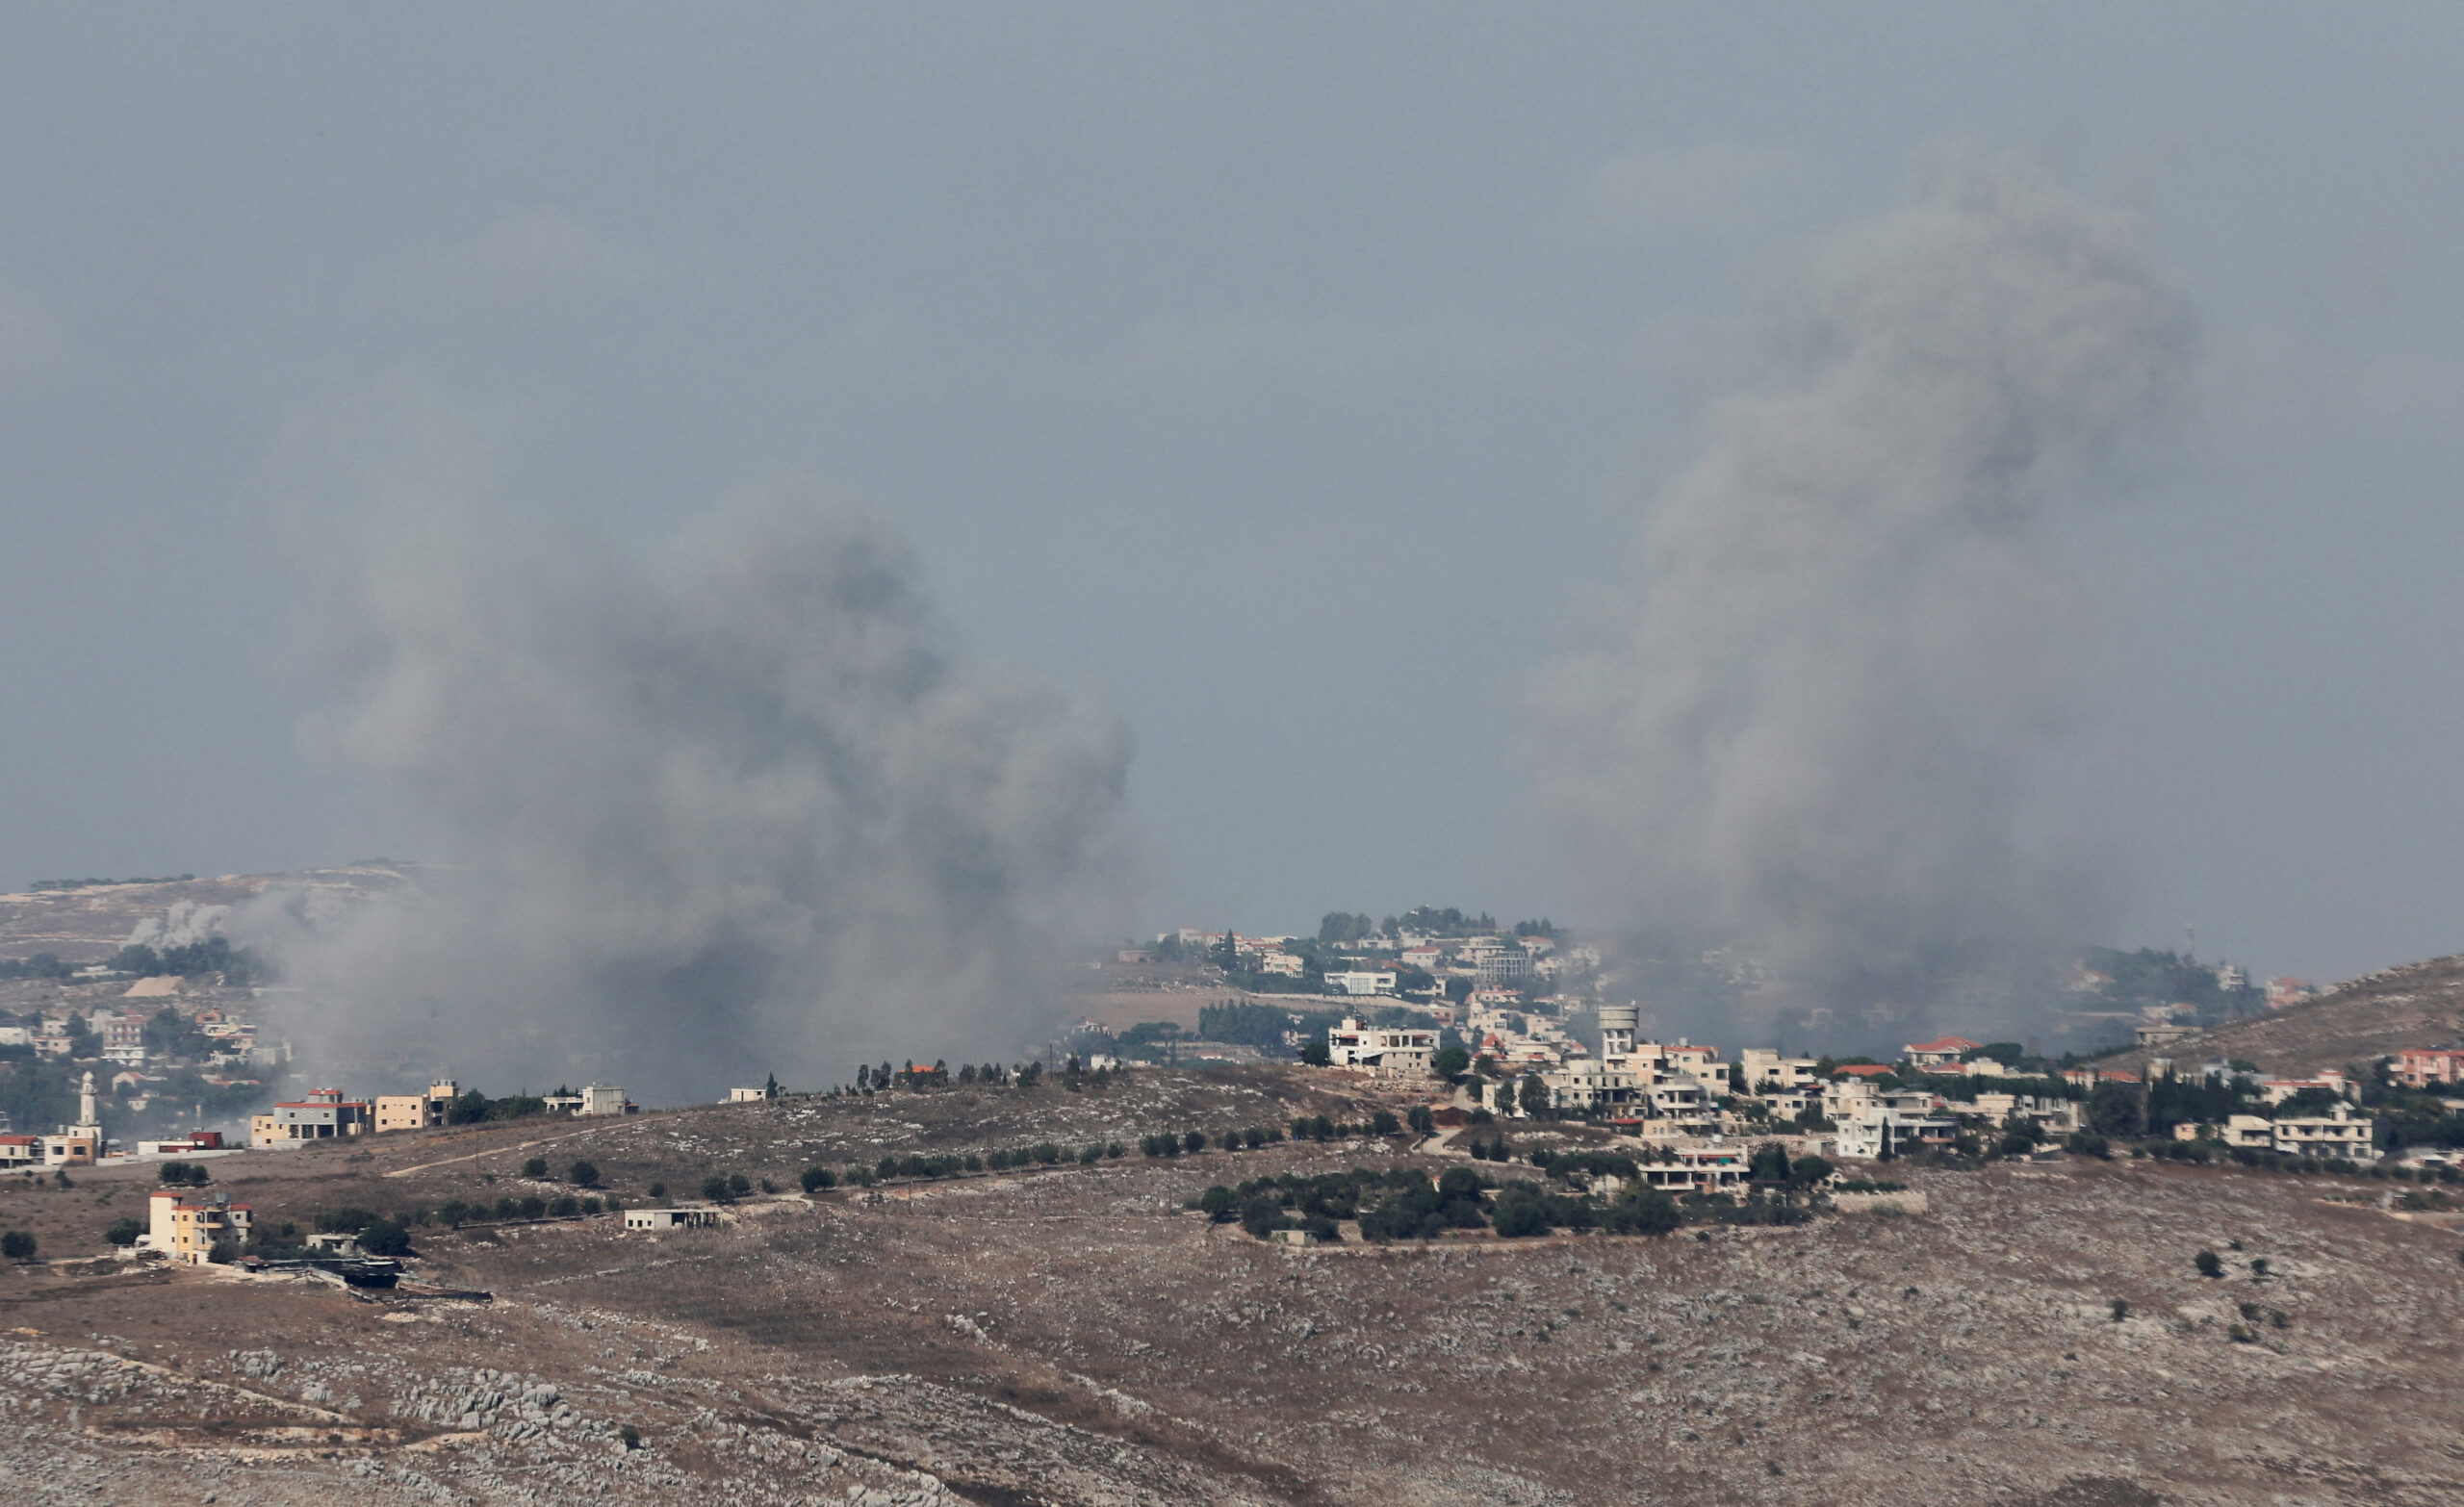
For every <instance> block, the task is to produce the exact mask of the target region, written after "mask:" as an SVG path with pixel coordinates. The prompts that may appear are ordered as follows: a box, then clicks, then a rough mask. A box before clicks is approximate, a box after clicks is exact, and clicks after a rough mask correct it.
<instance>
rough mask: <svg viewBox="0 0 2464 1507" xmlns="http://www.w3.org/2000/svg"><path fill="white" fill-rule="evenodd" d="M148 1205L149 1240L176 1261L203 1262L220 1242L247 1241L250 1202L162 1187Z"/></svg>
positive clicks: (151, 1245) (154, 1247)
mask: <svg viewBox="0 0 2464 1507" xmlns="http://www.w3.org/2000/svg"><path fill="white" fill-rule="evenodd" d="M147 1204H148V1206H149V1208H148V1213H149V1215H150V1217H149V1218H148V1219H147V1221H146V1241H145V1243H146V1244H147V1245H148V1246H149V1247H151V1248H152V1249H154V1250H158V1251H161V1252H162V1253H163V1254H164V1255H166V1256H168V1257H170V1258H171V1259H172V1260H173V1261H178V1262H186V1263H188V1264H190V1265H192V1266H196V1265H203V1264H205V1263H206V1261H207V1260H208V1259H210V1258H211V1256H212V1255H213V1252H214V1247H215V1246H216V1245H217V1244H218V1243H219V1242H221V1241H224V1240H228V1241H230V1242H231V1243H233V1244H235V1245H244V1244H246V1243H247V1239H248V1228H249V1220H250V1218H251V1212H250V1210H249V1208H248V1206H247V1205H246V1204H235V1203H232V1202H230V1201H229V1200H228V1199H225V1198H223V1197H221V1196H219V1195H217V1194H209V1193H199V1192H194V1191H182V1190H179V1189H176V1188H163V1189H160V1190H158V1191H157V1192H156V1193H155V1194H154V1196H153V1197H152V1198H150V1199H148V1200H147Z"/></svg>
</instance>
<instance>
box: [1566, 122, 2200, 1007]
mask: <svg viewBox="0 0 2464 1507" xmlns="http://www.w3.org/2000/svg"><path fill="white" fill-rule="evenodd" d="M1753 327H1754V329H1755V333H1756V334H1757V336H1758V340H1757V341H1756V342H1755V343H1754V350H1753V355H1754V357H1755V359H1756V361H1757V362H1758V367H1757V369H1756V370H1758V379H1757V380H1755V381H1754V382H1752V383H1751V384H1750V385H1749V386H1748V388H1747V390H1745V391H1740V392H1737V393H1735V394H1733V395H1732V396H1728V397H1726V398H1725V399H1723V400H1721V401H1718V402H1717V403H1715V404H1714V405H1712V406H1711V407H1710V408H1709V410H1708V412H1707V416H1706V422H1705V432H1704V438H1703V442H1702V445H1701V448H1700V452H1699V454H1698V455H1697V456H1696V457H1695V458H1694V459H1693V461H1692V462H1691V464H1690V465H1688V466H1687V467H1686V468H1685V469H1684V470H1683V471H1682V472H1681V473H1679V474H1677V475H1676V476H1675V477H1674V478H1673V479H1672V480H1670V481H1669V482H1668V483H1667V484H1666V485H1665V486H1664V488H1662V489H1661V491H1660V492H1659V494H1658V496H1657V497H1656V498H1654V499H1653V500H1652V502H1651V504H1650V506H1649V508H1648V510H1647V511H1646V513H1645V515H1644V517H1643V519H1642V523H1641V529H1640V537H1639V544H1638V549H1637V551H1636V555H1635V564H1634V567H1633V571H1632V575H1631V576H1630V580H1629V581H1628V582H1627V584H1626V586H1625V588H1624V589H1623V590H1622V591H1621V592H1620V593H1618V594H1617V595H1616V596H1615V597H1614V598H1613V599H1612V600H1610V601H1609V602H1608V603H1606V604H1605V605H1604V607H1603V609H1602V610H1601V611H1600V612H1599V613H1598V615H1597V617H1596V618H1595V619H1594V620H1593V621H1592V622H1591V624H1590V629H1591V631H1590V632H1589V634H1588V636H1587V638H1586V640H1585V642H1584V645H1583V647H1582V649H1581V650H1580V651H1578V652H1577V653H1574V654H1572V655H1570V656H1569V657H1568V658H1566V659H1565V660H1564V661H1562V662H1560V663H1558V664H1556V665H1555V666H1553V667H1552V669H1551V672H1550V674H1549V675H1548V677H1546V680H1545V688H1544V690H1543V692H1542V693H1541V696H1540V703H1539V711H1540V716H1539V719H1538V728H1539V729H1540V736H1539V740H1538V757H1539V761H1540V767H1541V777H1542V792H1543V796H1544V799H1545V800H1546V801H1547V802H1548V804H1549V805H1551V806H1552V807H1553V810H1554V811H1555V813H1556V814H1558V815H1559V816H1561V817H1562V818H1564V819H1565V821H1566V823H1567V825H1568V828H1569V830H1571V831H1573V832H1574V833H1576V834H1577V838H1578V842H1579V844H1580V847H1581V849H1582V852H1583V854H1584V856H1585V858H1586V860H1587V862H1588V864H1589V872H1590V874H1591V876H1592V880H1593V882H1594V883H1595V885H1596V886H1597V893H1598V895H1599V897H1600V900H1601V902H1602V903H1601V905H1600V906H1599V911H1600V914H1601V915H1602V917H1603V919H1607V918H1608V917H1609V916H1611V915H1614V916H1620V917H1624V918H1626V919H1628V920H1629V921H1630V922H1631V923H1632V924H1633V925H1634V926H1635V927H1636V928H1637V930H1638V931H1639V932H1640V933H1641V934H1642V935H1643V936H1644V937H1645V938H1646V939H1647V941H1648V943H1649V945H1650V946H1651V947H1652V948H1653V949H1655V950H1656V951H1658V952H1659V953H1661V954H1662V955H1663V956H1665V957H1670V958H1675V957H1679V956H1682V957H1685V958H1692V957H1694V956H1696V955H1697V954H1698V953H1699V952H1700V950H1702V949H1707V948H1712V947H1732V948H1735V949H1738V950H1739V951H1740V952H1741V953H1744V954H1749V955H1752V956H1754V957H1756V958H1759V959H1761V960H1762V961H1763V962H1765V963H1766V964H1768V965H1769V967H1770V968H1771V969H1772V971H1773V972H1774V974H1775V975H1776V976H1777V977H1778V978H1780V979H1782V980H1784V981H1786V983H1787V988H1786V990H1785V991H1784V992H1785V993H1787V994H1788V995H1789V996H1791V998H1790V999H1789V1003H1790V1004H1791V1005H1792V1006H1794V1005H1799V1004H1803V1005H1807V1006H1821V1007H1830V1008H1833V1009H1837V1008H1838V1007H1841V1006H1846V1007H1852V1008H1857V1009H1866V1010H1868V1011H1872V1012H1873V1013H1872V1014H1871V1015H1869V1019H1871V1020H1872V1021H1873V1022H1875V1023H1876V1025H1877V1026H1879V1024H1880V1022H1881V1020H1882V1018H1883V1013H1884V1012H1886V1011H1887V1012H1890V1013H1894V1014H1900V1015H1902V1017H1903V1019H1904V1018H1905V1017H1906V1016H1907V1015H1909V1014H1918V1015H1921V1013H1922V1009H1923V1007H1925V1006H1926V1005H1927V1004H1928V1003H1929V1002H1932V1001H1941V1000H1944V999H1945V997H1946V994H1947V993H1951V992H1957V991H1958V990H1959V989H1962V988H1966V987H1969V986H1970V985H1971V984H1972V983H1973V981H1974V980H1975V979H1976V978H1977V977H1978V976H1979V974H1980V972H1982V973H1986V974H1991V973H1993V972H1995V971H1996V970H2008V969H2009V968H2010V967H2011V966H2012V965H2013V964H2014V962H2015V960H2017V959H2020V958H2027V957H2030V956H2034V955H2039V954H2040V950H2041V949H2042V948H2044V947H2045V946H2047V945H2048V944H2050V943H2052V942H2054V941H2056V940H2066V941H2076V940H2078V939H2079V938H2080V935H2081V932H2079V931H2078V930H2077V928H2079V927H2081V926H2083V925H2085V924H2087V921H2088V919H2089V917H2088V915H2087V911H2088V910H2089V909H2091V908H2092V907H2093V904H2094V901H2095V895H2096V891H2097V889H2098V886H2097V885H2095V884H2094V883H2093V882H2082V881H2081V880H2080V877H2079V876H2077V875H2075V874H2072V875H2066V874H2064V873H2061V872H2058V871H2057V870H2056V868H2055V867H2054V866H2052V865H2049V864H2047V863H2044V862H2042V861H2040V860H2039V859H2037V858H2034V857H2032V856H2030V855H2029V854H2027V853H2025V852H2023V851H2022V849H2021V847H2020V845H2019V844H2018V842H2017V841H2016V840H2015V835H2014V827H2015V819H2016V816H2017V813H2018V811H2019V808H2020V805H2021V802H2022V799H2023V796H2024V794H2025V791H2024V780H2023V774H2024V770H2023V765H2024V762H2025V760H2026V758H2027V757H2028V756H2029V754H2030V753H2032V752H2033V751H2035V750H2037V749H2039V748H2040V746H2042V745H2043V744H2044V743H2045V742H2046V741H2047V740H2049V739H2051V738H2053V737H2054V736H2056V735H2057V734H2058V733H2059V732H2060V731H2061V729H2062V728H2063V726H2064V724H2065V722H2066V719H2067V717H2068V716H2069V714H2070V709H2071V702H2072V694H2071V693H2072V687H2071V686H2070V684H2069V678H2070V675H2071V672H2072V670H2073V668H2074V666H2073V656H2072V654H2071V653H2070V652H2069V645H2070V644H2071V643H2072V642H2073V641H2074V639H2075V637H2076V634H2077V631H2078V628H2079V626H2080V625H2079V616H2080V614H2079V610H2078V607H2079V604H2078V602H2077V600H2076V598H2075V596H2074V593H2073V590H2072V586H2071V583H2070V580H2069V578H2068V576H2069V573H2068V572H2067V571H2066V569H2065V566H2064V562H2063V559H2062V554H2061V550H2060V549H2059V548H2058V546H2057V545H2056V544H2055V543H2054V542H2053V541H2052V540H2051V539H2050V538H2049V531H2048V529H2047V527H2046V526H2045V525H2046V524H2047V521H2048V518H2049V516H2050V515H2052V514H2053V513H2055V511H2056V510H2060V509H2066V508H2072V507H2078V506H2081V505H2085V504H2089V503H2092V501H2094V500H2095V499H2097V498H2099V497H2100V496H2102V495H2103V494H2106V493H2108V492H2110V491H2112V490H2114V489H2115V486H2116V482H2117V476H2118V475H2119V474H2120V472H2121V470H2123V469H2125V468H2121V467H2117V461H2119V460H2123V459H2126V458H2127V457H2128V456H2129V455H2130V454H2131V452H2132V451H2133V450H2134V449H2136V448H2138V447H2141V446H2143V444H2144V443H2145V442H2146V441H2147V440H2148V439H2149V438H2150V437H2151V436H2152V435H2153V434H2154V433H2155V432H2156V430H2157V429H2158V428H2159V427H2160V426H2161V425H2162V424H2163V422H2164V420H2165V416H2166V415H2167V413H2168V410H2169V402H2170V399H2171V398H2172V396H2174V393H2175V390H2176V388H2177V386H2178V383H2179V379H2180V376H2181V373H2182V371H2183V369H2184V367H2185V364H2186V358H2187V352H2188V350H2189V347H2190V345H2191V340H2192V330H2191V320H2190V318H2189V315H2188V313H2187V311H2186V308H2185V306H2184V303H2183V301H2182V299H2181V298H2180V297H2179V296H2178V295H2177V294H2176V293H2175V292H2174V291H2173V290H2172V288H2171V287H2170V286H2169V284H2168V283H2167V281H2166V280H2165V279H2164V278H2163V277H2161V276H2160V275H2159V274H2158V273H2157V271H2156V270H2155V269H2154V268H2153V267H2152V266H2151V264H2150V261H2149V258H2148V256H2147V255H2146V253H2145V251H2144V250H2143V246H2142V245H2141V243H2140V240H2139V238H2138V235H2137V233H2136V230H2135V227H2134V226H2133V224H2132V223H2131V221H2130V220H2129V219H2128V218H2127V217H2124V216H2122V215H2120V214H2117V213H2115V212H2111V211H2108V210H2104V209H2101V208H2098V207H2095V206H2093V205H2091V204H2088V203H2086V202H2083V201H2082V200H2080V199H2078V198H2076V197H2074V196H2072V195H2071V194H2070V193H2068V192H2066V191H2065V190H2063V189H2062V188H2061V187H2060V186H2058V185H2057V184H2056V183H2055V182H2054V181H2053V180H2052V179H2051V178H2050V177H2049V176H2048V175H2046V174H2045V173H2044V172H2042V171H2041V170H2040V169H2038V168H2036V167H2033V166H2028V165H2026V164H2023V163H2019V162H2015V161H2007V160H2006V161H1989V162H1986V161H1974V160H1961V161H1956V162H1952V163H1949V164H1947V165H1945V166H1942V167H1941V168H1940V169H1939V170H1938V172H1937V173H1936V174H1935V175H1934V176H1933V177H1932V179H1931V181H1930V182H1929V183H1928V184H1927V185H1926V186H1925V187H1924V188H1923V189H1922V191H1921V192H1918V193H1917V194H1915V195H1914V196H1912V199H1911V200H1910V201H1909V202H1907V203H1906V204H1904V205H1903V206H1902V207H1900V208H1898V209H1895V210H1893V211H1890V212H1888V213H1886V214H1884V215H1882V216H1880V217H1876V218H1874V219H1872V220H1870V221H1868V222H1865V223H1861V224H1858V225H1855V226H1852V227H1850V228H1848V229H1846V230H1844V231H1842V232H1840V233H1838V234H1836V235H1834V236H1832V237H1830V238H1829V239H1827V240H1825V241H1823V242H1821V243H1818V244H1816V245H1814V246H1813V247H1812V248H1811V249H1810V250H1809V252H1808V253H1807V254H1806V255H1804V256H1803V257H1802V258H1801V259H1800V260H1798V261H1797V262H1796V263H1795V264H1794V265H1793V266H1792V268H1791V269H1790V270H1789V271H1788V273H1787V274H1786V275H1784V277H1783V278H1782V279H1781V280H1780V281H1779V283H1778V284H1777V285H1776V286H1775V287H1774V288H1773V290H1772V291H1771V292H1770V294H1769V296H1768V297H1767V299H1766V300H1765V302H1764V303H1763V304H1762V306H1761V307H1760V309H1759V312H1758V318H1757V319H1756V320H1755V321H1754V326H1753ZM1961 980H1966V981H1969V983H1968V984H1961V983H1957V982H1956V981H1961ZM1973 1004H1974V1002H1973V1001H1969V1002H1964V1003H1963V1009H1966V1008H1972V1006H1973ZM1840 1015H1841V1018H1842V1020H1843V1021H1844V1020H1845V1018H1846V1014H1845V1011H1841V1012H1840ZM1816 1018H1819V1017H1816ZM1963 1018H1965V1017H1964V1016H1963Z"/></svg>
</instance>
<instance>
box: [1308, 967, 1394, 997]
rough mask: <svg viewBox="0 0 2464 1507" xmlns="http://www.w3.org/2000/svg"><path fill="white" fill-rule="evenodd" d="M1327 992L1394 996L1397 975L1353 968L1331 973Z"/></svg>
mask: <svg viewBox="0 0 2464 1507" xmlns="http://www.w3.org/2000/svg"><path fill="white" fill-rule="evenodd" d="M1325 978H1326V992H1327V993H1329V994H1392V993H1394V992H1395V975H1393V974H1392V973H1383V972H1379V971H1377V970H1375V969H1370V968H1351V969H1347V970H1345V971H1344V972H1342V973H1329V974H1327V975H1326V976H1325Z"/></svg>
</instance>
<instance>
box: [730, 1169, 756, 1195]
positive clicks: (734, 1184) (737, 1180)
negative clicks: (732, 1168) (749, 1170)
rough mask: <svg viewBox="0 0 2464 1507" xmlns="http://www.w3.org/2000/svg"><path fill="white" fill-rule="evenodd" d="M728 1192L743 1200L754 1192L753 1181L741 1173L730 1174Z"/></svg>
mask: <svg viewBox="0 0 2464 1507" xmlns="http://www.w3.org/2000/svg"><path fill="white" fill-rule="evenodd" d="M728 1191H729V1192H731V1193H733V1194H734V1195H735V1196H736V1197H738V1198H742V1197H743V1196H744V1195H745V1194H747V1193H750V1192H752V1191H753V1180H752V1179H751V1178H749V1177H746V1176H745V1175H744V1174H743V1173H741V1172H731V1173H729V1174H728Z"/></svg>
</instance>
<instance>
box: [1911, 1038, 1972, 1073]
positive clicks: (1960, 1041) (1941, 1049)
mask: <svg viewBox="0 0 2464 1507" xmlns="http://www.w3.org/2000/svg"><path fill="white" fill-rule="evenodd" d="M1983 1045H1985V1043H1984V1042H1982V1041H1970V1040H1969V1039H1968V1038H1967V1037H1965V1036H1944V1037H1942V1038H1941V1039H1940V1040H1938V1041H1912V1042H1910V1043H1909V1045H1908V1053H1907V1056H1908V1065H1909V1066H1911V1067H1915V1068H1920V1069H1925V1068H1937V1067H1948V1066H1949V1065H1951V1064H1952V1063H1954V1062H1957V1061H1959V1060H1961V1059H1963V1058H1964V1057H1966V1056H1967V1055H1968V1054H1969V1053H1970V1052H1973V1051H1975V1050H1977V1049H1978V1048H1979V1047H1982V1046H1983Z"/></svg>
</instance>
